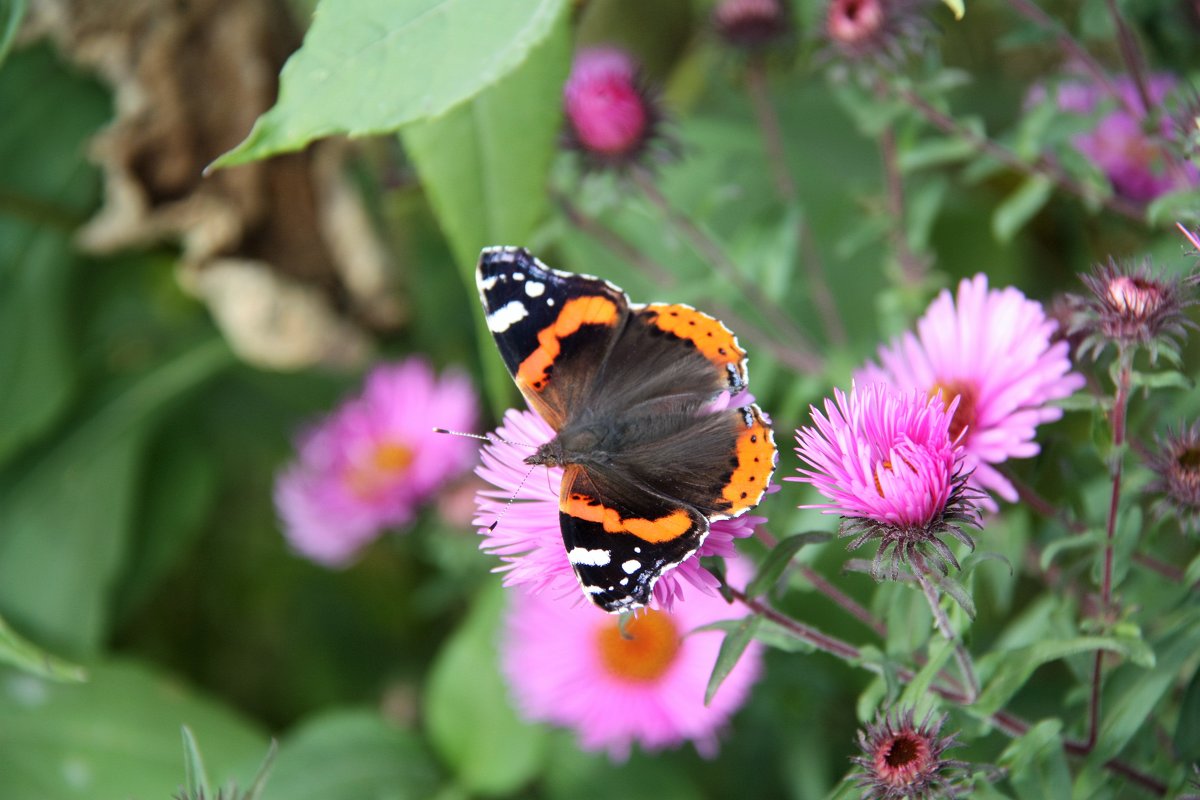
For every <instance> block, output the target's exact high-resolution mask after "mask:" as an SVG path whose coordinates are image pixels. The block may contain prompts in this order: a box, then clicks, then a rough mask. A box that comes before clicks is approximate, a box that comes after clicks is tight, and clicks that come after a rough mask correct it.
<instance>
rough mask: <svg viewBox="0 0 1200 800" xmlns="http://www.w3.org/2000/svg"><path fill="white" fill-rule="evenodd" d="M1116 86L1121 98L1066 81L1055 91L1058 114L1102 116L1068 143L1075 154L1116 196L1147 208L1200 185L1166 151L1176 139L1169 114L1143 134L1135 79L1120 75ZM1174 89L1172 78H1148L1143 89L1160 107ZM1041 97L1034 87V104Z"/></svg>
mask: <svg viewBox="0 0 1200 800" xmlns="http://www.w3.org/2000/svg"><path fill="white" fill-rule="evenodd" d="M1115 83H1116V87H1117V91H1118V92H1119V93H1120V97H1119V98H1112V97H1109V96H1108V94H1107V92H1106V91H1105V89H1104V87H1102V86H1100V85H1098V84H1096V83H1092V82H1088V81H1069V82H1066V83H1063V84H1060V85H1059V86H1058V87H1056V88H1055V90H1054V92H1055V94H1054V99H1055V102H1056V104H1057V106H1058V108H1059V109H1061V110H1062V111H1065V112H1067V113H1071V114H1078V115H1081V116H1090V115H1092V114H1095V113H1097V112H1101V116H1100V117H1099V118H1098V119H1097V120H1096V123H1095V125H1094V126H1093V127H1092V129H1091V130H1089V131H1087V132H1086V133H1081V134H1079V135H1077V136H1075V137H1074V138H1073V139H1072V143H1073V144H1074V145H1075V147H1076V148H1077V149H1078V150H1079V152H1080V153H1082V154H1083V155H1085V156H1087V157H1088V158H1089V159H1090V160H1091V161H1092V163H1094V164H1095V165H1096V166H1097V167H1099V168H1100V170H1101V171H1102V172H1104V174H1105V175H1107V176H1108V179H1109V181H1110V182H1111V183H1112V186H1113V190H1114V191H1115V192H1116V193H1117V194H1118V195H1120V196H1122V197H1125V198H1127V199H1129V200H1132V201H1133V202H1135V203H1148V202H1150V201H1151V200H1153V199H1155V198H1156V197H1158V196H1160V195H1163V194H1166V193H1167V192H1171V191H1174V190H1176V189H1183V188H1186V187H1188V186H1195V185H1197V183H1200V172H1197V170H1196V167H1195V166H1194V165H1192V164H1190V163H1187V162H1186V161H1185V160H1183V159H1178V158H1175V157H1173V156H1172V154H1171V152H1170V150H1169V149H1168V148H1169V147H1171V146H1172V143H1173V141H1174V140H1175V139H1177V136H1176V130H1175V129H1176V123H1175V121H1174V120H1173V119H1172V117H1171V115H1170V114H1163V115H1162V117H1161V119H1160V121H1159V124H1158V130H1157V131H1156V132H1147V130H1146V127H1145V125H1144V124H1143V122H1144V117H1145V116H1146V109H1145V107H1144V106H1143V104H1142V99H1141V96H1140V95H1139V93H1138V90H1137V86H1136V85H1135V84H1134V82H1133V79H1131V78H1130V77H1128V76H1121V77H1119V78H1117V79H1116V82H1115ZM1175 84H1176V80H1175V77H1174V76H1173V75H1169V74H1158V75H1153V76H1151V77H1150V79H1149V81H1148V85H1147V87H1146V88H1147V92H1148V94H1149V96H1150V101H1151V103H1153V104H1154V105H1155V106H1156V107H1159V106H1161V105H1162V104H1163V103H1164V102H1165V101H1166V99H1167V97H1168V95H1170V93H1171V92H1172V90H1173V89H1174V88H1175ZM1045 94H1046V90H1045V88H1044V87H1040V86H1039V87H1036V88H1035V90H1034V92H1033V93H1032V99H1034V100H1037V99H1040V98H1041V97H1044V96H1045ZM1106 108H1107V109H1108V110H1104V109H1106ZM1135 111H1136V113H1134V112H1135Z"/></svg>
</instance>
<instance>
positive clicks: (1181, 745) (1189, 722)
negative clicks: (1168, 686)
mask: <svg viewBox="0 0 1200 800" xmlns="http://www.w3.org/2000/svg"><path fill="white" fill-rule="evenodd" d="M1175 752H1177V753H1178V754H1179V759H1180V760H1181V761H1183V762H1185V763H1189V764H1190V763H1196V762H1200V669H1198V670H1196V671H1195V672H1194V673H1193V674H1192V680H1191V682H1190V683H1189V684H1188V688H1187V691H1186V692H1184V693H1183V702H1182V703H1180V704H1179V722H1178V723H1176V725H1175Z"/></svg>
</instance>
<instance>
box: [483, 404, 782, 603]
mask: <svg viewBox="0 0 1200 800" xmlns="http://www.w3.org/2000/svg"><path fill="white" fill-rule="evenodd" d="M747 402H749V401H747ZM552 438H554V431H553V429H552V428H551V427H550V426H549V425H547V424H546V423H545V422H544V421H543V420H542V418H541V417H539V416H537V415H536V414H534V413H533V412H531V411H516V410H514V409H510V410H509V411H508V412H507V413H505V415H504V420H503V423H502V424H501V425H500V427H499V428H497V429H496V431H495V440H494V441H493V442H491V443H490V444H486V445H484V446H483V453H482V461H483V463H482V464H481V465H480V466H479V467H477V468H476V469H475V471H476V473H477V474H478V475H479V476H480V477H481V478H483V479H484V480H485V481H487V482H488V483H490V484H491V485H492V486H495V487H496V488H495V489H488V490H484V491H481V492H479V495H478V498H477V501H476V502H477V503H478V507H479V513H478V515H477V516H476V518H475V524H476V525H478V526H479V527H480V531H479V532H480V533H481V534H482V535H483V536H484V540H483V542H482V543H481V544H480V548H481V549H483V550H485V551H487V552H489V553H492V554H494V555H497V556H499V557H500V560H501V561H503V562H504V563H503V565H502V566H500V567H498V568H497V571H498V572H503V573H504V585H505V586H518V585H519V586H525V587H527V588H528V589H529V590H530V591H531V592H533V593H535V594H537V593H542V592H546V593H548V594H549V595H550V596H551V597H552V598H553V599H554V600H557V601H560V602H561V601H563V600H564V599H573V600H575V601H577V602H582V601H583V593H582V591H580V588H579V581H578V580H577V579H576V577H575V571H574V570H573V569H572V567H571V564H570V562H569V561H568V560H567V551H566V548H565V547H564V546H563V539H562V532H561V530H560V528H559V523H558V500H559V497H558V495H559V487H560V486H561V485H562V475H563V470H562V469H561V468H560V467H547V468H545V470H544V473H543V468H540V467H536V468H534V469H533V470H531V469H530V468H529V467H528V466H526V464H525V463H524V459H525V457H526V456H527V455H529V454H530V453H532V452H533V451H534V449H536V448H537V447H538V446H539V445H541V444H544V443H546V442H548V441H550V440H551V439H552ZM500 440H503V441H500ZM512 498H516V499H515V500H514V501H513V502H512V503H511V504H510V503H509V502H508V501H509V500H510V499H512ZM497 521H498V524H497V525H496V526H495V529H491V525H492V523H495V522H497ZM765 521H766V520H765V519H764V518H763V517H757V516H754V515H751V514H744V515H742V516H740V517H737V518H735V519H727V520H720V521H718V522H714V523H712V526H711V528H710V529H709V532H708V537H707V538H706V539H705V540H704V544H702V545H701V546H700V549H699V550H698V551H697V553H696V555H695V556H693V557H692V558H689V559H688V560H687V561H684V562H683V563H682V564H680V565H679V566H678V567H676V568H675V569H674V570H672V571H671V572H668V573H665V574H664V575H663V576H662V577H661V578H659V580H658V582H657V583H655V584H654V604H655V606H657V607H659V608H664V609H667V610H670V609H671V607H672V604H673V603H674V602H675V601H677V600H681V599H682V598H683V586H684V583H690V584H692V585H693V586H695V587H697V588H698V589H700V590H701V591H702V592H704V593H708V594H711V593H713V591H714V589H715V587H716V586H717V585H718V582H717V579H716V578H714V577H713V576H712V575H711V574H709V572H708V571H707V570H705V569H704V568H703V567H702V566H700V561H699V556H723V557H729V556H732V555H733V554H734V548H733V541H734V539H739V538H742V537H745V536H749V535H751V534H752V533H753V532H754V528H755V527H756V526H758V525H759V524H761V523H762V522H765Z"/></svg>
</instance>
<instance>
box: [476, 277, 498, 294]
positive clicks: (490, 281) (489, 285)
mask: <svg viewBox="0 0 1200 800" xmlns="http://www.w3.org/2000/svg"><path fill="white" fill-rule="evenodd" d="M498 280H500V276H499V275H493V276H491V277H490V278H484V279H483V280H481V281H480V282H479V286H480V288H482V289H483V290H484V291H485V292H490V291H491V290H492V289H494V288H495V286H496V281H498Z"/></svg>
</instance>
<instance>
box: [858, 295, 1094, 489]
mask: <svg viewBox="0 0 1200 800" xmlns="http://www.w3.org/2000/svg"><path fill="white" fill-rule="evenodd" d="M1056 325H1057V323H1055V322H1054V321H1053V320H1051V319H1049V318H1047V316H1046V314H1045V312H1044V311H1043V310H1042V306H1041V304H1040V303H1037V302H1034V301H1032V300H1029V299H1028V298H1026V297H1025V295H1023V294H1021V292H1019V291H1018V290H1016V289H1014V288H1011V287H1009V288H1006V289H988V284H987V276H986V275H983V274H979V275H976V276H975V277H974V278H970V279H964V280H963V281H962V282H961V283H959V285H958V295H957V303H956V302H955V299H954V298H952V297H951V296H950V293H949V292H948V291H945V290H943V291H942V292H941V294H939V295H938V296H937V297H936V298H935V299H934V301H933V302H932V303H931V304H930V306H929V309H928V310H927V311H926V312H925V315H924V316H923V317H921V319H919V320H918V321H917V332H916V335H915V336H914V335H913V334H912V333H906V334H904V335H903V336H902V337H900V338H899V339H896V340H895V341H893V342H892V344H891V345H890V346H888V347H881V348H880V349H879V360H880V361H881V362H882V367H879V366H876V365H875V364H874V363H867V364H866V365H865V366H864V367H863V368H862V369H861V370H860V371H859V372H858V374H857V375H856V376H855V377H856V380H857V382H858V383H860V384H863V385H867V384H871V383H877V382H881V383H887V384H889V385H891V386H894V387H896V388H897V389H901V390H904V391H911V390H913V389H916V390H918V391H921V392H924V393H926V394H927V395H930V396H932V395H935V394H938V393H940V394H941V395H942V397H943V398H944V399H945V400H947V401H952V400H954V399H957V400H958V405H957V407H956V408H955V411H954V414H953V418H952V420H951V422H950V436H951V438H952V439H956V440H957V439H959V437H960V436H961V440H960V443H961V444H962V446H963V449H964V451H965V459H964V467H965V470H966V471H967V472H968V473H970V485H971V486H974V487H976V488H978V489H982V490H985V491H987V492H994V493H996V494H998V495H999V496H1000V497H1002V498H1003V499H1005V500H1007V501H1009V502H1012V501H1015V500H1016V499H1017V492H1016V489H1014V488H1013V485H1012V483H1010V482H1009V480H1008V479H1007V478H1005V477H1004V476H1003V475H1001V474H1000V472H999V471H997V470H996V468H995V466H994V465H996V464H1001V463H1003V462H1004V461H1007V460H1008V459H1010V458H1029V457H1030V456H1034V455H1037V453H1038V452H1039V448H1038V444H1037V442H1036V441H1034V435H1035V433H1036V431H1037V426H1038V425H1040V424H1042V423H1043V422H1051V421H1053V420H1056V419H1058V418H1060V417H1061V416H1062V409H1060V408H1055V407H1054V406H1052V405H1050V403H1051V402H1053V401H1055V400H1059V399H1062V398H1064V397H1067V396H1068V395H1070V394H1071V393H1072V392H1074V391H1075V390H1076V389H1078V388H1079V387H1081V386H1083V377H1082V376H1080V375H1078V374H1076V373H1073V372H1071V362H1070V359H1069V358H1068V355H1067V349H1068V345H1067V342H1065V341H1057V342H1053V343H1052V342H1051V336H1052V335H1053V333H1054V331H1055V328H1056ZM981 505H983V506H984V507H985V508H988V509H990V510H995V509H996V504H995V502H994V501H992V500H991V499H990V498H989V497H984V498H982V500H981Z"/></svg>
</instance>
